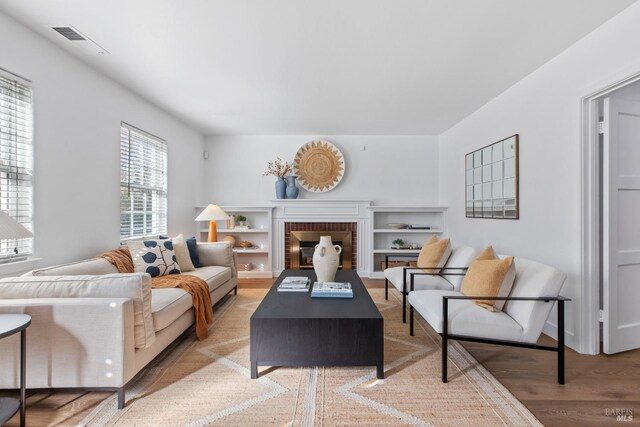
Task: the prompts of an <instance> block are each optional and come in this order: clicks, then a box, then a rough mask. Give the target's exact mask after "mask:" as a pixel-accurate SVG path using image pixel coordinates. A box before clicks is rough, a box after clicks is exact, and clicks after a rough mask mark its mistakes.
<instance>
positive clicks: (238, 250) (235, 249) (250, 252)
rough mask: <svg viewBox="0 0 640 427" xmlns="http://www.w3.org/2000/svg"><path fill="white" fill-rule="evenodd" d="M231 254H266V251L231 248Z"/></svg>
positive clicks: (267, 251)
mask: <svg viewBox="0 0 640 427" xmlns="http://www.w3.org/2000/svg"><path fill="white" fill-rule="evenodd" d="M233 252H235V253H237V254H268V253H269V250H268V249H242V248H233Z"/></svg>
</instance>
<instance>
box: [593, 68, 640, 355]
mask: <svg viewBox="0 0 640 427" xmlns="http://www.w3.org/2000/svg"><path fill="white" fill-rule="evenodd" d="M584 102H585V104H584V106H585V107H586V108H585V110H584V112H585V117H584V118H585V119H586V120H585V122H586V123H587V128H586V129H585V131H586V133H585V135H584V143H585V144H586V145H585V146H583V162H584V166H585V167H584V168H583V196H586V197H583V267H584V268H583V279H584V281H583V284H584V285H585V287H586V288H587V293H588V294H589V295H588V296H590V298H587V299H586V300H585V301H587V304H586V305H585V309H587V308H588V309H589V311H588V312H587V313H585V316H584V317H585V320H586V325H587V327H588V329H587V330H586V331H585V332H588V334H587V336H589V337H590V340H589V341H590V343H589V344H590V346H589V347H590V348H588V349H587V350H588V351H587V352H589V353H592V354H595V353H600V352H604V353H606V354H614V353H618V352H622V351H627V350H632V349H635V348H640V310H638V309H637V303H638V302H639V301H640V279H639V278H640V221H638V220H637V219H638V217H639V216H640V81H638V78H637V77H636V78H635V79H629V80H628V81H626V82H622V83H620V84H618V85H616V86H613V87H611V88H608V89H606V90H603V91H602V92H600V93H598V94H595V95H593V96H591V97H589V98H586V99H585V100H584ZM591 322H593V323H591ZM583 325H584V323H583Z"/></svg>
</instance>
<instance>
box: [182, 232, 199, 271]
mask: <svg viewBox="0 0 640 427" xmlns="http://www.w3.org/2000/svg"><path fill="white" fill-rule="evenodd" d="M185 242H187V248H188V249H189V256H190V257H191V263H192V264H193V267H194V268H199V267H202V263H201V262H200V255H199V254H198V242H197V241H196V238H195V237H189V238H188V239H186V240H185Z"/></svg>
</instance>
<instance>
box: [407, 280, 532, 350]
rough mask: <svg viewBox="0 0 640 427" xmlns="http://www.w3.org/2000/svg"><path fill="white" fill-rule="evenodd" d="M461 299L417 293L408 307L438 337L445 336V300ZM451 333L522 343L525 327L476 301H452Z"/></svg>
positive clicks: (457, 293)
mask: <svg viewBox="0 0 640 427" xmlns="http://www.w3.org/2000/svg"><path fill="white" fill-rule="evenodd" d="M445 295H448V296H450V295H462V294H461V293H460V292H456V291H442V290H431V291H416V292H411V293H410V294H409V304H411V306H413V308H414V309H415V310H416V311H417V312H418V313H419V314H420V315H421V316H422V317H423V318H424V319H425V320H426V321H427V323H429V325H431V327H432V328H433V329H434V330H435V331H436V332H438V333H442V325H443V318H442V297H443V296H445ZM449 333H450V334H455V335H469V336H473V337H481V338H492V339H502V340H509V341H522V338H523V335H522V326H520V325H519V324H518V322H516V321H515V320H514V319H513V318H512V317H511V316H509V315H508V314H506V313H504V312H502V311H495V312H491V311H488V310H485V309H484V308H482V307H480V306H479V305H477V304H476V303H475V302H474V301H473V300H449Z"/></svg>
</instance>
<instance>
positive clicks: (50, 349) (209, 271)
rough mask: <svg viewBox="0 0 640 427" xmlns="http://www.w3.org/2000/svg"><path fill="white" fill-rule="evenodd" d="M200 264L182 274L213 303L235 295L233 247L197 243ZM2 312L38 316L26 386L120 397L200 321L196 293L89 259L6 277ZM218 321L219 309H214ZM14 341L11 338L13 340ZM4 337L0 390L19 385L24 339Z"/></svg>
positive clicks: (0, 283) (1, 283)
mask: <svg viewBox="0 0 640 427" xmlns="http://www.w3.org/2000/svg"><path fill="white" fill-rule="evenodd" d="M198 253H199V256H200V261H201V262H202V265H203V266H202V267H200V268H197V269H196V270H195V271H192V272H188V273H184V274H190V275H194V276H198V277H200V278H201V279H203V280H204V281H205V282H207V284H208V285H209V289H210V293H211V301H212V304H215V303H217V302H218V301H220V300H221V299H222V298H223V297H224V296H225V295H226V294H228V293H229V292H230V291H232V290H233V291H234V292H237V271H236V267H235V266H236V263H235V257H234V254H233V251H232V250H231V248H230V246H229V245H228V244H227V243H199V244H198ZM0 313H25V314H29V315H31V317H32V323H31V326H30V327H29V328H28V329H27V388H30V389H39V388H45V389H49V388H86V389H94V390H95V389H101V390H113V391H117V392H118V406H119V408H122V407H124V391H125V387H126V385H127V384H128V383H129V382H130V381H131V380H132V379H134V377H135V376H136V374H138V373H139V372H140V371H141V370H142V369H143V368H144V367H145V366H146V365H147V364H148V363H149V362H151V361H152V360H153V359H154V358H155V357H156V356H157V355H158V354H160V353H161V352H162V351H163V350H164V349H165V348H167V346H168V345H169V344H171V343H172V342H173V341H174V340H175V339H176V338H177V337H178V336H180V335H181V334H182V333H183V332H185V331H186V330H187V329H189V327H191V326H192V325H193V324H194V322H195V315H194V309H193V304H192V298H191V295H190V294H188V293H187V292H186V291H184V290H182V289H179V288H168V289H151V278H150V276H149V275H148V274H142V273H132V274H120V273H118V271H117V269H116V268H115V267H114V266H113V265H112V264H110V263H109V262H108V261H106V260H105V259H102V258H99V259H90V260H86V261H80V262H76V263H71V264H65V265H59V266H54V267H49V268H44V269H40V270H34V271H31V272H29V273H26V274H25V275H23V276H22V277H12V278H5V279H2V280H0ZM214 317H215V312H214ZM12 338H13V337H12ZM12 338H6V339H3V340H0V388H1V389H12V388H19V364H20V359H19V348H20V346H19V342H18V340H17V338H13V339H12Z"/></svg>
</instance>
